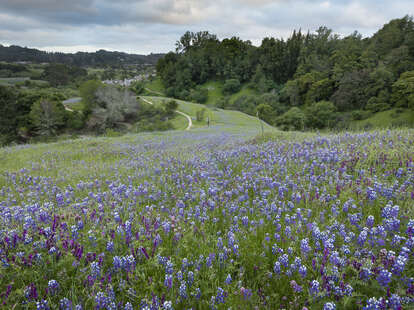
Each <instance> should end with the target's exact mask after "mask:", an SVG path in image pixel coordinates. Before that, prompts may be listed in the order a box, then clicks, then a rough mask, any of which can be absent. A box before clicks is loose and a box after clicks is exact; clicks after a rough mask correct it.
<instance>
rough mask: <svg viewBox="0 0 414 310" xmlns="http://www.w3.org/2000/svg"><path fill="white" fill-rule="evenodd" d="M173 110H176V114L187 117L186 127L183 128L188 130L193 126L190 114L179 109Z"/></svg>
mask: <svg viewBox="0 0 414 310" xmlns="http://www.w3.org/2000/svg"><path fill="white" fill-rule="evenodd" d="M175 112H177V113H178V114H181V115H182V116H185V117H186V118H187V120H188V126H187V128H186V129H185V130H190V129H191V127H192V126H193V121H192V120H191V117H190V115H187V114H185V113H183V112H181V111H175Z"/></svg>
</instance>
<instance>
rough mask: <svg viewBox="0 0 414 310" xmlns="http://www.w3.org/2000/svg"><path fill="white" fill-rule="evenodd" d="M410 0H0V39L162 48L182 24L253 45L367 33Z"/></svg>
mask: <svg viewBox="0 0 414 310" xmlns="http://www.w3.org/2000/svg"><path fill="white" fill-rule="evenodd" d="M413 13H414V0H392V1H391V0H359V1H356V0H298V1H297V0H0V44H3V45H10V44H16V45H21V46H28V47H36V48H40V49H43V50H48V51H62V52H76V51H95V50H98V49H107V50H118V51H125V52H133V53H140V54H148V53H151V52H155V53H157V52H168V51H170V50H173V49H174V43H175V42H176V41H177V40H178V39H179V38H180V36H181V35H182V34H183V33H184V32H185V31H187V30H190V31H200V30H208V31H210V32H211V33H214V34H217V35H218V37H219V38H221V39H222V38H225V37H231V36H238V37H240V38H242V39H244V40H251V41H252V43H253V44H255V45H259V44H260V42H261V40H262V38H264V37H267V36H273V37H284V38H285V37H287V36H289V35H290V34H291V33H292V31H293V29H299V28H301V29H302V30H304V31H307V30H310V31H314V30H316V29H317V28H318V27H319V26H321V25H325V26H327V27H329V28H332V29H333V30H334V31H335V32H336V33H339V34H342V35H347V34H350V33H352V32H353V31H354V30H358V31H359V32H360V33H362V34H363V35H364V36H368V35H371V34H373V33H374V32H375V31H377V30H378V28H379V27H381V26H382V25H383V24H384V23H386V22H388V21H389V20H391V19H393V18H400V17H403V16H405V15H407V14H409V15H412V14H413Z"/></svg>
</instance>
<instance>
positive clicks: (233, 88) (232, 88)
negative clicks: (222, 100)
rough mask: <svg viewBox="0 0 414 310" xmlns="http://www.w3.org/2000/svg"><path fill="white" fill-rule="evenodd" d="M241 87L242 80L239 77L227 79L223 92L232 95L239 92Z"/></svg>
mask: <svg viewBox="0 0 414 310" xmlns="http://www.w3.org/2000/svg"><path fill="white" fill-rule="evenodd" d="M240 88H241V84H240V81H239V80H238V79H229V80H226V82H225V83H224V86H223V93H224V94H227V95H231V94H234V93H237V92H238V91H239V90H240Z"/></svg>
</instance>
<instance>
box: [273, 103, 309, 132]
mask: <svg viewBox="0 0 414 310" xmlns="http://www.w3.org/2000/svg"><path fill="white" fill-rule="evenodd" d="M305 122H306V116H305V113H303V112H302V110H301V109H299V108H298V107H292V108H290V109H289V111H287V112H286V113H284V114H283V115H282V116H280V117H278V119H277V121H276V123H277V125H278V126H279V127H280V128H281V129H283V130H303V129H304V127H305Z"/></svg>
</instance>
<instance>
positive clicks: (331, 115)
mask: <svg viewBox="0 0 414 310" xmlns="http://www.w3.org/2000/svg"><path fill="white" fill-rule="evenodd" d="M335 112H336V108H335V106H334V104H333V103H332V102H330V101H319V102H316V103H313V104H312V105H310V106H308V107H307V108H306V123H307V125H308V126H309V127H311V128H319V129H321V128H325V127H330V126H332V125H333V121H334V119H335Z"/></svg>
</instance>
